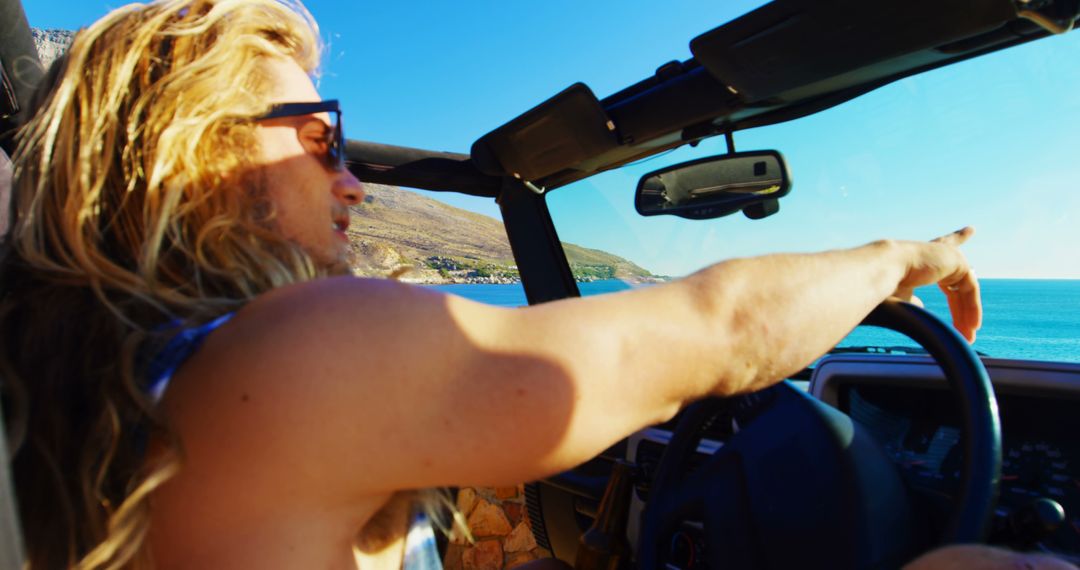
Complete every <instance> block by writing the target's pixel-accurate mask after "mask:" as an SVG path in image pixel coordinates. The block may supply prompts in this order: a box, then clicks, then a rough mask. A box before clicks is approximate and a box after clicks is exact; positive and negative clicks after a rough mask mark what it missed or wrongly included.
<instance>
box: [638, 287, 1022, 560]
mask: <svg viewBox="0 0 1080 570" xmlns="http://www.w3.org/2000/svg"><path fill="white" fill-rule="evenodd" d="M862 324H863V325H873V326H880V327H884V328H887V329H891V330H894V331H897V332H899V333H902V334H905V335H907V336H909V337H911V338H912V339H913V340H914V341H916V342H917V343H918V344H920V345H921V346H922V347H923V348H925V349H926V350H927V352H929V353H930V355H931V356H933V358H934V359H935V360H936V361H937V363H938V365H939V366H941V369H942V370H943V371H944V373H945V377H946V379H947V380H948V382H949V386H950V388H951V390H952V395H953V399H954V402H955V404H956V406H957V409H958V411H959V412H960V415H959V418H960V423H961V425H960V427H961V442H960V445H961V448H962V452H963V462H962V467H961V470H960V486H959V489H958V492H957V494H956V496H955V498H954V499H953V506H952V511H951V513H950V515H949V520H948V524H947V525H946V527H945V530H944V532H943V533H942V534H943V535H942V536H939V537H937V540H938V541H940V543H942V544H951V543H967V542H980V541H982V540H983V539H984V538H985V535H986V531H987V528H988V525H989V522H990V519H991V516H992V514H993V508H994V504H995V502H996V500H997V494H998V482H999V477H1000V473H1001V431H1000V426H999V422H998V412H997V401H996V399H995V398H994V392H993V389H992V387H991V385H990V379H989V377H988V376H987V373H986V369H985V368H983V366H982V363H981V362H980V361H979V358H978V356H976V354H975V352H974V351H973V350H972V349H971V347H970V346H969V345H968V343H967V342H966V341H965V340H964V339H963V338H962V337H961V336H960V335H959V334H958V333H957V332H956V331H955V330H954V329H953V328H952V327H951V326H949V325H947V324H945V323H943V322H942V321H941V320H940V319H938V318H937V317H935V316H934V315H932V314H930V313H929V312H927V311H925V310H923V309H921V308H919V307H916V306H914V305H911V304H909V303H903V302H899V301H892V300H890V301H886V302H885V303H882V304H881V305H880V306H878V307H877V308H876V309H874V311H873V312H872V313H871V314H870V315H869V316H867V318H866V319H865V320H864V321H863V323H862ZM721 412H724V413H721ZM718 417H723V418H731V417H733V418H734V420H735V423H736V424H737V426H738V432H737V433H735V435H733V436H731V438H730V439H729V440H728V441H727V442H725V444H724V446H723V447H722V448H720V449H719V450H718V451H717V452H716V453H715V454H713V455H712V456H711V457H709V458H708V459H707V460H706V461H705V462H704V463H703V464H702V465H700V466H699V467H698V468H697V469H696V470H693V471H692V472H691V470H690V469H689V467H690V461H691V459H692V458H694V457H695V456H696V455H697V453H696V450H697V447H698V445H699V444H700V442H701V439H702V433H703V432H704V431H705V430H706V429H707V428H708V427H709V425H710V424H711V423H712V422H714V421H716V420H717V418H718ZM688 520H689V521H700V522H701V527H700V530H697V531H695V532H697V533H700V534H698V535H697V536H698V537H699V538H698V539H697V540H698V541H700V542H702V543H703V544H699V545H697V547H695V544H694V542H693V539H691V538H689V537H690V535H688V534H686V533H687V532H689V531H688V529H687V528H686V527H685V526H684V524H685V521H688ZM919 530H920V529H918V528H916V522H915V518H914V517H913V515H912V507H911V501H910V498H909V497H908V491H907V488H906V486H905V485H904V483H903V481H902V479H901V478H900V475H899V473H898V472H897V468H896V467H895V466H894V465H893V463H892V461H891V460H890V459H889V458H888V457H887V456H886V454H885V452H884V451H883V450H882V449H881V448H880V447H879V446H878V445H877V444H876V442H874V441H873V439H872V438H871V437H870V435H869V434H867V433H866V432H865V431H864V430H862V429H861V428H860V426H859V425H858V424H855V423H853V422H852V421H851V419H850V418H849V417H848V416H846V415H844V414H843V413H841V412H839V411H837V410H836V409H834V408H832V407H830V406H828V405H826V404H824V403H822V402H820V401H818V400H816V399H814V398H812V397H811V396H809V395H808V394H806V393H805V392H804V391H802V390H800V389H799V388H797V387H795V386H794V385H793V384H791V383H790V382H783V383H780V384H777V385H775V386H773V387H771V388H768V389H766V390H763V391H760V392H756V393H754V394H749V395H746V396H741V397H738V398H734V399H723V400H721V399H711V400H705V401H702V402H698V403H696V404H694V405H692V406H689V407H688V408H687V409H686V410H684V412H683V417H682V418H681V420H680V422H679V424H678V426H677V427H676V429H675V433H674V434H673V436H672V439H671V441H670V443H669V444H668V447H667V448H666V450H665V451H664V455H663V457H662V458H661V460H660V464H659V465H658V467H657V470H656V476H655V478H654V479H653V482H652V484H651V486H650V491H649V496H648V502H647V504H646V507H645V512H644V514H643V518H642V521H641V533H640V535H639V548H638V561H639V566H640V568H643V569H648V570H651V569H659V568H663V567H664V564H665V562H666V561H667V555H668V554H667V553H668V552H670V550H671V549H672V548H673V546H677V544H676V543H677V541H683V542H686V541H690V545H689V547H686V546H684V547H683V551H682V552H683V554H685V551H686V548H689V549H690V551H691V552H693V551H694V550H699V549H700V546H704V550H705V552H704V556H702V554H701V553H700V552H696V555H697V560H696V561H691V562H686V561H685V560H684V561H683V562H684V565H691V566H699V565H700V564H702V563H704V564H706V567H707V568H713V569H718V568H792V567H802V568H896V567H899V566H901V565H902V564H904V563H905V562H907V561H909V560H910V559H911V558H913V557H914V556H915V555H917V554H919V552H920V550H921V549H923V548H925V547H927V546H928V545H927V544H926V540H925V539H922V540H920V538H919V535H920V532H919Z"/></svg>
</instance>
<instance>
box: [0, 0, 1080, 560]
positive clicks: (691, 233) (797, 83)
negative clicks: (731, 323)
mask: <svg viewBox="0 0 1080 570" xmlns="http://www.w3.org/2000/svg"><path fill="white" fill-rule="evenodd" d="M0 6H2V7H3V10H0V15H2V16H3V17H2V19H0V26H2V27H3V29H4V33H3V35H0V62H2V63H3V68H4V70H5V73H6V74H7V76H8V77H10V75H11V74H12V72H13V70H15V69H18V65H19V63H18V62H19V61H20V58H24V57H27V54H28V53H32V51H33V46H32V43H31V41H30V37H29V34H30V32H29V28H28V25H27V22H26V19H25V17H24V16H23V13H22V9H21V7H20V5H19V3H18V2H17V1H14V0H2V1H0ZM1078 19H1080V2H1078V1H1077V0H934V1H930V0H905V1H897V0H880V1H874V2H865V1H855V0H830V1H822V2H813V1H810V0H775V1H773V2H770V3H768V4H765V5H764V6H761V7H760V8H757V9H755V10H753V11H751V12H749V13H746V14H745V15H742V16H741V17H738V18H736V19H734V20H732V21H730V22H727V23H723V24H722V25H719V26H718V27H714V28H712V29H707V27H708V26H705V25H703V26H702V27H703V29H702V33H701V34H700V35H698V36H697V37H694V38H693V39H691V40H690V44H689V47H690V52H691V53H692V55H693V57H692V58H690V59H687V60H684V61H670V62H667V63H664V62H663V61H657V62H655V64H656V67H655V69H656V71H655V73H653V74H652V75H649V76H648V77H644V78H642V79H641V80H640V81H638V82H636V83H633V84H632V85H628V86H626V87H625V88H623V89H621V90H619V91H617V92H614V93H611V94H608V95H606V96H605V97H603V98H600V97H598V96H597V95H596V94H595V93H594V92H593V90H592V89H591V88H590V87H588V86H587V85H586V84H585V83H576V84H573V85H570V86H568V87H566V88H565V89H564V90H562V91H560V92H557V93H554V94H553V95H551V96H550V97H547V98H543V97H538V98H537V99H538V101H539V102H538V104H536V105H535V106H534V107H532V108H531V109H528V110H527V111H525V112H523V113H521V114H520V115H519V116H517V117H514V118H510V120H508V121H507V122H505V123H504V124H502V125H501V126H499V127H497V128H495V129H493V130H491V131H490V132H489V133H487V134H486V135H484V136H482V137H480V138H479V139H478V140H476V141H475V142H474V143H473V145H472V147H471V149H468V152H467V153H451V152H441V151H433V150H425V149H422V148H406V147H401V146H391V145H386V144H379V143H375V142H365V141H360V140H349V141H348V144H347V161H348V166H349V168H350V170H351V171H352V172H353V173H354V174H356V176H357V177H358V178H360V179H361V180H363V181H365V182H370V183H376V184H385V185H393V186H399V187H408V188H414V189H421V190H425V191H430V192H436V193H459V194H465V195H469V196H473V197H477V198H478V199H484V200H487V201H489V202H490V201H491V200H494V201H495V202H497V204H498V206H497V207H498V212H499V214H501V218H502V222H503V224H504V225H505V230H506V236H507V238H508V240H509V244H510V247H511V248H512V252H513V259H514V262H515V263H516V270H517V271H518V272H519V274H520V280H521V285H522V287H523V292H524V296H525V298H526V299H527V302H528V303H530V304H535V303H544V302H549V301H553V300H557V299H562V298H566V297H573V296H579V295H581V294H588V293H590V292H592V291H599V290H600V289H598V288H597V287H589V288H586V287H585V286H584V285H579V283H581V282H582V281H586V280H587V279H584V277H586V275H585V274H584V273H583V269H582V267H583V266H581V265H580V264H573V263H571V262H569V261H568V255H567V247H564V241H565V242H575V243H579V244H581V245H584V246H586V247H590V248H595V249H605V250H608V251H613V252H616V253H618V254H619V255H621V256H623V257H625V258H627V259H634V260H645V261H638V263H641V264H646V265H647V264H652V265H651V267H652V268H653V269H652V270H651V272H650V271H646V272H645V273H647V274H648V275H646V277H647V279H643V278H641V277H642V275H641V274H640V273H638V274H635V276H631V277H627V278H626V279H624V281H634V280H636V281H638V282H647V281H650V280H661V279H664V278H665V276H667V275H678V274H681V273H686V272H688V271H691V270H692V269H693V265H694V264H695V263H696V264H698V265H699V266H700V265H702V264H704V263H705V262H706V261H709V260H716V259H720V258H723V257H725V256H727V255H747V254H756V253H764V252H767V251H771V250H779V249H785V250H800V249H803V248H804V247H807V248H813V249H820V248H822V247H833V246H841V245H855V244H856V243H858V242H857V241H853V239H863V236H864V234H868V235H865V239H872V238H875V237H882V235H884V234H887V233H888V232H891V231H892V230H894V229H897V228H901V229H903V228H905V224H909V225H910V226H911V227H913V228H917V229H919V231H921V230H922V228H924V227H929V226H928V225H927V224H926V223H924V222H925V219H924V218H925V217H927V216H934V215H936V216H938V219H940V220H951V221H950V222H948V223H950V224H961V223H968V222H970V221H971V218H972V217H974V218H976V219H977V220H988V221H990V222H992V223H994V225H993V226H992V227H990V228H987V227H985V225H984V226H980V230H981V231H983V232H984V233H989V234H993V233H994V231H995V230H998V228H1007V229H1008V231H1009V232H1011V233H1009V235H1008V236H999V237H998V238H997V240H996V241H995V240H992V239H991V240H990V241H988V243H991V244H994V245H993V246H992V247H994V248H997V251H985V250H978V249H974V250H972V257H973V259H976V264H977V265H978V264H979V263H980V262H979V261H978V260H979V259H988V260H996V259H1005V260H1006V261H1002V262H1001V264H999V265H993V264H991V265H990V267H991V268H992V269H991V271H990V273H991V274H992V275H1004V276H1017V277H1026V276H1046V275H1050V276H1054V275H1064V276H1068V277H1072V278H1073V279H1075V278H1077V276H1080V258H1078V257H1077V256H1076V253H1075V252H1076V249H1075V248H1076V246H1075V242H1071V241H1069V240H1068V239H1066V240H1054V239H1049V240H1047V239H1042V238H1030V235H1036V236H1038V235H1044V234H1043V233H1039V232H1040V231H1043V230H1045V229H1046V227H1051V228H1062V230H1061V231H1062V232H1064V233H1063V234H1061V235H1065V236H1068V235H1070V233H1068V232H1072V233H1071V235H1072V236H1074V237H1075V236H1076V234H1075V230H1073V229H1072V228H1073V227H1074V226H1075V215H1076V213H1077V209H1076V207H1080V201H1078V200H1077V192H1076V190H1080V188H1077V183H1076V180H1078V179H1080V171H1077V170H1076V167H1075V163H1076V158H1075V155H1076V151H1077V149H1080V146H1077V145H1080V139H1078V138H1077V136H1076V135H1075V133H1076V131H1077V126H1078V123H1077V122H1076V119H1078V118H1080V95H1078V92H1080V89H1076V88H1077V87H1080V79H1078V74H1077V69H1078V68H1080V66H1077V65H1076V63H1077V61H1078V60H1080V58H1078V57H1077V56H1080V43H1078V42H1077V41H1076V37H1075V36H1072V35H1070V34H1068V33H1067V32H1069V31H1070V30H1071V29H1072V28H1073V26H1074V24H1075V23H1076V22H1077V20H1078ZM1058 36H1061V37H1058ZM583 57H584V56H583ZM985 62H989V63H985ZM584 79H586V80H587V79H588V78H584ZM24 83H25V82H24ZM1070 88H1071V89H1072V90H1070ZM3 95H4V97H3V98H2V99H0V103H2V104H3V105H4V107H3V112H2V113H0V119H2V121H3V122H2V124H0V133H5V132H8V131H9V130H10V128H12V127H13V126H15V125H16V124H17V123H18V121H19V120H20V114H19V113H20V107H25V105H26V98H27V96H28V90H27V88H26V87H25V86H24V85H22V83H20V82H10V81H7V80H5V84H4V91H3ZM939 102H940V104H939ZM988 109H992V110H993V112H988V111H987V110H988ZM1035 126H1038V127H1039V128H1038V129H1036V128H1035ZM1047 133H1052V134H1049V135H1048V134H1047ZM0 142H3V144H4V145H5V150H8V151H9V152H10V150H11V149H10V146H9V145H10V139H4V140H3V141H0ZM771 148H779V149H780V150H779V151H777V150H769V149H771ZM748 149H755V150H748ZM757 149H762V150H757ZM460 150H465V149H460ZM912 157H915V158H912ZM654 159H655V161H654ZM912 160H914V161H915V162H911V161H912ZM796 179H798V180H799V184H798V185H796V184H795V182H794V181H795V180H796ZM926 186H933V187H935V188H938V189H939V190H938V191H937V192H936V194H934V203H925V202H923V203H918V204H912V203H910V201H909V200H908V199H907V198H906V197H907V196H908V194H906V192H908V189H910V188H916V187H926ZM1006 186H1008V187H1011V190H1009V191H1008V192H1006V191H1003V190H1002V189H1001V188H1002V187H1006ZM926 195H927V194H926V193H925V192H923V193H920V194H918V196H920V197H925V196H926ZM1070 208H1071V209H1070ZM942 213H947V214H949V215H948V216H947V217H946V216H942V215H941V214H942ZM1070 216H1073V217H1072V218H1070ZM1003 220H1009V221H1008V222H1006V221H1003ZM1070 220H1072V221H1070ZM998 221H1000V223H998ZM943 223H944V222H943ZM975 223H976V225H979V222H978V221H976V222H975ZM931 226H932V224H931ZM597 228H601V229H602V231H597ZM951 229H955V228H952V227H941V228H940V230H939V232H938V233H944V231H947V230H951ZM986 230H990V231H989V232H986ZM913 231H914V230H913ZM1004 231H1005V230H1001V231H1000V232H999V233H1002V232H1004ZM1029 234H1030V235H1029ZM776 236H779V237H778V238H777V239H775V240H773V241H770V239H771V238H773V237H776ZM853 236H858V237H854V238H853ZM898 237H911V238H917V237H923V238H929V237H933V234H930V235H910V236H904V235H902V236H898ZM802 238H805V240H806V244H805V245H804V243H803V242H802V241H801V239H802ZM1028 238H1030V239H1031V240H1032V241H1028V242H1024V241H1023V240H1024V239H1028ZM977 239H978V238H977ZM1006 242H1010V243H1012V245H1002V244H1005V243H1006ZM972 247H973V248H977V247H978V246H977V245H973V246H972ZM987 247H991V246H987ZM1025 251H1026V253H1025ZM1025 255H1026V256H1028V257H1031V258H1035V257H1039V258H1046V259H1051V260H1052V261H1050V262H1047V263H1043V264H1042V265H1039V263H1038V262H1037V261H1038V260H1035V261H1032V259H1028V258H1027V257H1025ZM988 263H989V262H988ZM1008 264H1013V265H1012V267H1013V269H1015V273H1009V272H1008V271H1006V270H1005V269H1002V268H1004V267H1006V266H1007V265H1008ZM1048 267H1049V268H1050V269H1053V270H1054V271H1057V273H1054V271H1050V270H1049V269H1047V268H1048ZM594 269H595V268H594ZM624 269H625V268H624ZM624 273H625V272H624ZM591 275H592V274H590V276H591ZM611 276H612V277H616V278H618V277H626V275H624V274H621V273H620V270H619V268H616V269H615V271H614V272H613V273H612V275H611ZM590 279H591V277H590ZM590 285H592V284H590ZM642 286H647V284H645V285H642ZM1024 287H1027V288H1026V289H1025V288H1024ZM985 290H986V292H987V310H988V317H987V318H988V327H987V329H985V330H984V333H985V334H986V335H987V337H986V339H985V340H980V341H979V342H978V343H976V345H975V347H974V348H975V349H978V350H979V351H980V352H978V353H977V352H975V350H973V349H972V347H971V346H969V345H968V344H967V343H966V342H964V341H963V340H962V339H961V338H960V337H959V336H958V335H957V334H956V333H955V331H953V330H952V328H951V327H950V326H949V325H947V324H944V323H943V322H942V321H941V320H939V319H938V318H937V317H935V316H934V310H935V309H940V308H941V307H942V302H941V300H940V299H939V298H936V297H934V294H933V292H929V293H927V294H926V295H925V301H926V305H927V307H928V308H930V309H931V310H930V311H927V310H924V309H920V308H919V307H916V306H913V305H908V304H901V303H887V304H885V305H882V306H881V307H879V308H878V309H877V310H876V311H875V312H874V313H873V314H872V315H871V316H870V317H869V318H868V319H867V322H866V323H865V324H866V325H868V326H875V327H883V328H885V329H890V330H892V331H896V332H897V333H900V334H902V335H903V337H899V336H888V335H885V336H880V335H878V336H875V335H877V333H872V334H871V333H866V332H864V331H862V329H860V330H857V331H855V333H854V335H853V336H852V337H849V339H848V340H847V341H845V343H841V346H840V347H838V348H837V349H836V350H834V351H833V352H832V353H830V354H828V355H826V356H824V357H823V358H822V359H821V360H819V361H818V362H816V363H815V364H814V365H813V366H812V367H810V368H808V369H806V370H804V371H803V372H802V373H800V374H798V375H796V376H795V377H793V378H791V379H789V380H788V381H786V382H784V383H782V384H780V385H778V386H776V387H774V388H771V389H769V390H766V391H764V392H761V393H757V394H751V395H747V396H743V397H739V398H733V399H728V400H718V401H706V402H701V403H699V404H696V405H694V406H691V407H689V408H687V409H686V410H684V411H683V412H682V413H680V414H679V415H678V416H677V417H676V418H675V419H674V420H672V421H670V422H668V423H666V424H664V425H658V426H653V427H651V428H649V429H646V430H643V431H641V432H639V433H636V434H633V435H632V436H631V437H629V438H627V439H626V440H624V441H622V442H620V443H619V444H618V445H616V446H613V447H612V448H610V449H608V450H607V451H605V452H604V453H603V454H601V455H600V456H598V457H596V458H595V459H593V460H591V461H589V462H587V463H585V464H583V465H581V466H579V467H578V468H576V469H574V470H572V471H570V472H566V473H563V474H560V475H558V476H555V477H551V478H550V479H547V480H544V481H537V482H532V483H529V484H528V485H526V491H525V495H526V510H527V517H528V518H529V521H530V526H531V529H532V532H533V534H534V538H535V539H536V542H537V543H538V544H539V545H540V546H542V547H544V548H547V549H549V550H550V551H551V552H552V553H553V554H554V555H555V556H556V557H558V558H560V559H562V560H565V561H567V562H570V563H571V564H573V563H574V561H575V559H578V558H579V556H578V555H579V550H580V545H581V544H582V541H581V536H582V534H583V533H584V532H585V531H586V530H587V529H589V528H590V526H592V525H593V523H594V521H596V520H597V519H604V520H605V524H607V525H608V527H609V528H613V529H616V530H615V531H614V532H615V533H616V535H617V536H615V537H614V538H615V539H616V540H614V541H612V544H613V545H614V546H610V547H608V551H609V552H607V554H608V555H610V556H611V557H616V558H619V559H620V562H619V563H620V564H633V565H636V566H638V567H641V568H669V569H672V570H675V569H690V568H696V567H708V568H787V567H812V568H893V567H899V566H901V565H902V564H904V563H905V562H907V561H909V560H911V559H913V558H914V557H916V556H918V555H919V554H921V553H923V552H925V551H927V550H930V549H932V548H934V547H936V546H939V545H942V544H951V543H976V542H981V543H989V544H995V545H1001V546H1004V547H1009V548H1015V549H1021V550H1037V551H1041V552H1047V553H1051V554H1053V555H1056V556H1058V557H1061V558H1063V559H1066V560H1069V561H1072V562H1073V563H1080V439H1078V438H1077V435H1076V434H1078V433H1080V413H1078V412H1080V340H1078V338H1077V337H1078V336H1080V332H1077V331H1078V330H1080V328H1078V324H1077V321H1080V294H1078V293H1077V287H1076V282H1048V281H1025V282H1023V283H1021V282H1005V281H1001V282H995V283H991V282H987V284H986V286H985ZM992 290H993V291H992ZM991 293H993V298H991ZM1010 295H1011V296H1010ZM1039 299H1041V300H1043V301H1045V302H1044V303H1043V304H1042V305H1041V306H1042V309H1043V313H1040V314H1038V315H1037V314H1035V313H1034V312H1029V313H1024V314H1021V313H1017V312H1013V313H1008V311H1009V310H1010V309H1015V308H1016V307H1017V306H1018V305H1017V304H1018V303H1020V304H1022V303H1023V302H1027V303H1028V304H1026V305H1023V306H1024V307H1029V308H1030V307H1034V306H1036V305H1037V303H1036V304H1032V302H1033V301H1034V300H1039ZM1024 310H1028V309H1024ZM1032 310H1033V309H1032ZM995 311H1000V313H999V314H1006V313H1007V314H1009V315H1011V316H1010V317H1009V318H1011V319H1013V321H1014V322H1012V323H1011V325H1012V326H1013V328H1012V329H1009V330H1010V331H1012V332H1008V333H1000V334H997V333H994V332H993V331H992V330H990V329H991V327H990V323H991V320H992V318H993V315H994V314H995V313H994V312H995ZM939 312H940V311H939ZM1040 319H1042V320H1040ZM1055 319H1057V320H1055ZM1048 330H1049V331H1050V332H1047V331H1048ZM1055 331H1056V332H1055ZM859 335H862V336H859ZM1005 337H1009V338H1005ZM663 342H664V339H657V350H663ZM995 342H998V344H994V343H995ZM1010 342H1011V344H1010ZM0 440H2V439H0ZM613 472H617V473H618V475H619V476H618V477H613V476H612V473H613ZM612 481H614V482H616V483H618V484H613V485H609V482H612ZM627 481H629V483H630V484H629V485H628V484H627V483H626V482H627ZM4 490H5V495H4V496H5V502H4V504H3V506H4V508H5V509H8V510H9V511H10V505H11V502H10V500H7V499H6V498H7V497H9V495H8V494H7V493H10V485H7V484H5V485H4ZM620 490H621V491H620ZM13 516H14V515H13V514H12V513H11V512H8V513H7V518H5V519H4V521H5V522H6V523H7V525H8V527H9V528H8V531H9V532H8V533H7V534H5V535H4V542H2V543H0V548H3V549H4V551H5V552H9V553H10V552H16V551H17V547H16V546H14V545H17V543H18V537H17V534H14V533H16V532H17V523H16V522H15V521H14V518H13ZM613 519H618V520H613ZM610 559H611V558H610V557H609V558H608V560H610Z"/></svg>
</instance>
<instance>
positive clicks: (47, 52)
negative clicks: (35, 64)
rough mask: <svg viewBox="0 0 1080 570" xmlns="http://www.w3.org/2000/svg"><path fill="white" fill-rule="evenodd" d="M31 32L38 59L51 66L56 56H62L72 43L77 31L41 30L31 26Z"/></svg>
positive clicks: (44, 64) (46, 66)
mask: <svg viewBox="0 0 1080 570" xmlns="http://www.w3.org/2000/svg"><path fill="white" fill-rule="evenodd" d="M30 33H31V34H32V35H33V37H34V47H36V48H37V51H38V59H40V60H41V64H42V65H43V66H45V68H48V67H49V64H51V63H52V62H53V61H54V60H55V59H56V58H58V57H60V56H61V55H62V54H63V53H64V50H66V49H67V47H68V46H69V45H71V40H72V38H74V37H75V32H72V31H70V30H39V29H38V28H31V30H30Z"/></svg>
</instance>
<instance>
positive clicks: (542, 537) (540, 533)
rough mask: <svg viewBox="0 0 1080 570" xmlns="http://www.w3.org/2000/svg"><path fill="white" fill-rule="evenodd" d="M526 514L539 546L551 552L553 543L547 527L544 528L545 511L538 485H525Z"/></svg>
mask: <svg viewBox="0 0 1080 570" xmlns="http://www.w3.org/2000/svg"><path fill="white" fill-rule="evenodd" d="M525 512H526V514H527V515H528V517H529V528H531V529H532V533H533V538H535V539H536V544H537V546H539V547H540V548H543V549H546V550H547V551H548V552H550V551H551V541H550V540H549V539H548V534H547V527H545V526H544V510H543V509H542V508H540V491H539V487H538V486H537V485H536V483H529V484H527V485H525Z"/></svg>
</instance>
